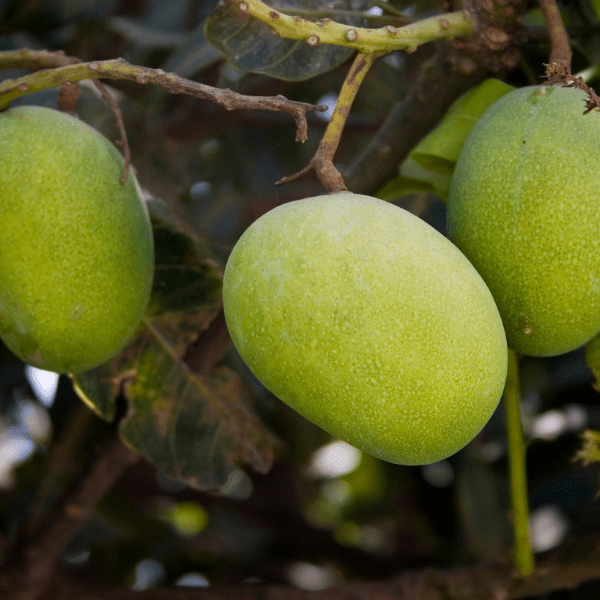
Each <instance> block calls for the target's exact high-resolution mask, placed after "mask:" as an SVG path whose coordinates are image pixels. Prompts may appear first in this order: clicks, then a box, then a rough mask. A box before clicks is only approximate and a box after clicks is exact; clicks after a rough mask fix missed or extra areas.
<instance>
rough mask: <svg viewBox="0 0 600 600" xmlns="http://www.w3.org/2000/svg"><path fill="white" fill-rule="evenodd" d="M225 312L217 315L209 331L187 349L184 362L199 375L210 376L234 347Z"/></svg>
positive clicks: (221, 311)
mask: <svg viewBox="0 0 600 600" xmlns="http://www.w3.org/2000/svg"><path fill="white" fill-rule="evenodd" d="M232 343H233V342H232V341H231V336H230V335H229V331H228V330H227V326H226V324H225V314H224V313H223V310H220V311H219V312H218V313H217V316H216V317H215V318H214V319H213V320H212V322H211V324H210V325H209V327H208V329H206V330H205V331H203V332H202V333H201V334H200V335H199V336H198V339H197V340H196V341H195V342H193V343H192V344H190V345H189V346H188V348H187V349H186V352H185V355H184V357H183V362H185V363H186V364H187V366H188V367H189V368H190V369H191V370H192V371H194V373H197V374H198V375H208V374H209V373H210V372H211V371H212V370H213V368H214V367H215V366H216V365H217V364H218V363H219V362H221V360H222V359H223V357H224V356H225V353H226V352H227V350H229V348H231V345H232Z"/></svg>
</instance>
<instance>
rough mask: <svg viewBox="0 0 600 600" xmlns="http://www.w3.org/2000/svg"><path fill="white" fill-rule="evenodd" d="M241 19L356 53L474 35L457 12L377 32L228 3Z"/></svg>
mask: <svg viewBox="0 0 600 600" xmlns="http://www.w3.org/2000/svg"><path fill="white" fill-rule="evenodd" d="M229 1H230V2H232V3H233V4H235V5H237V8H238V10H239V11H240V13H241V14H243V15H248V16H251V17H254V18H255V19H258V20H259V21H262V22H263V23H265V24H267V25H268V26H269V27H270V28H271V30H272V31H273V32H275V34H276V35H280V36H282V37H284V38H287V39H291V40H303V41H305V42H306V43H307V44H309V45H311V46H316V45H317V44H333V45H335V46H343V47H345V48H354V49H356V50H358V51H359V52H363V53H372V52H382V53H387V52H393V51H394V50H406V51H407V52H413V51H414V50H416V49H417V48H418V47H419V46H420V45H422V44H425V43H427V42H431V41H433V40H438V39H447V40H449V39H452V38H454V37H457V36H462V35H467V34H469V33H471V32H472V31H474V29H475V21H474V20H473V18H472V17H471V16H470V15H468V14H466V13H464V12H462V11H460V12H453V13H446V14H443V15H439V16H435V17H429V18H427V19H421V20H419V21H417V22H415V23H411V24H409V25H405V26H404V27H397V28H396V27H393V26H392V25H386V26H385V27H380V28H377V29H368V28H365V27H354V26H352V25H343V24H341V23H336V22H335V21H332V20H330V19H320V20H318V21H316V22H312V21H307V20H306V19H303V18H302V17H300V16H299V15H294V16H290V15H286V14H284V13H283V12H281V11H278V10H276V9H275V8H272V7H271V6H267V5H266V4H264V3H263V2H261V0H229Z"/></svg>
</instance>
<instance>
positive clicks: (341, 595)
mask: <svg viewBox="0 0 600 600" xmlns="http://www.w3.org/2000/svg"><path fill="white" fill-rule="evenodd" d="M599 577H600V539H599V538H598V536H596V537H593V538H588V539H585V540H578V541H574V542H571V543H568V544H565V545H563V546H561V547H560V548H558V549H557V550H555V551H553V552H550V553H548V554H547V555H546V556H544V557H543V558H542V559H540V560H539V561H538V566H537V567H536V569H535V571H534V572H533V574H532V575H530V576H529V577H525V578H521V577H517V576H516V575H515V574H514V573H513V572H512V570H511V569H510V568H509V567H508V566H507V565H502V564H488V565H472V566H467V567H457V568H453V569H448V570H445V571H434V570H431V569H428V570H425V571H417V572H406V573H403V574H401V575H399V576H398V577H396V578H394V579H390V580H388V581H372V582H351V583H344V584H340V585H337V586H334V587H331V588H329V589H326V590H323V591H317V592H315V591H307V590H301V589H297V588H294V587H291V586H282V585H257V584H247V585H235V586H215V587H209V588H170V589H169V588H162V589H154V590H146V591H142V592H133V591H131V590H125V589H110V590H94V591H90V590H85V589H82V588H79V587H71V586H70V585H69V584H67V585H65V584H64V582H57V587H55V588H53V589H50V590H49V592H48V594H47V595H46V596H45V597H44V598H43V600H54V599H55V598H61V600H355V599H357V598H373V599H377V600H448V599H449V598H451V599H452V600H482V599H484V598H489V599H501V600H517V599H520V598H528V597H530V596H537V595H540V594H546V593H548V592H552V591H555V590H562V589H568V588H574V587H576V586H578V585H580V584H581V583H584V582H586V581H589V580H592V579H597V578H599Z"/></svg>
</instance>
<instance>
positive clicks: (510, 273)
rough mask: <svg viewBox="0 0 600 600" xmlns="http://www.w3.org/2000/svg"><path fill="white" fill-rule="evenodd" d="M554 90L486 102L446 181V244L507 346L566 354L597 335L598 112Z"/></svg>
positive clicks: (573, 93) (574, 93) (582, 97)
mask: <svg viewBox="0 0 600 600" xmlns="http://www.w3.org/2000/svg"><path fill="white" fill-rule="evenodd" d="M586 99H587V96H586V94H585V93H584V92H582V91H581V90H576V89H572V88H562V87H545V86H537V87H526V88H521V89H518V90H515V91H513V92H510V93H509V94H507V95H505V96H503V97H502V98H500V99H499V100H498V101H497V102H495V103H494V104H493V105H492V106H491V107H490V108H489V109H488V110H487V111H486V112H485V114H484V115H483V116H482V118H481V119H480V121H479V122H478V123H477V125H476V126H475V128H474V129H473V131H472V132H471V134H470V135H469V137H468V139H467V141H466V143H465V145H464V146H463V149H462V151H461V154H460V156H459V159H458V162H457V165H456V170H455V172H454V175H453V177H452V181H451V185H450V192H449V198H448V236H449V238H450V239H451V240H452V241H453V242H454V243H455V244H456V245H457V246H458V248H459V249H460V250H461V251H462V252H463V253H464V254H465V256H466V257H467V258H468V259H469V260H470V261H471V263H472V264H473V266H474V267H475V268H476V269H477V271H478V272H479V273H480V275H481V276H482V277H483V279H484V281H485V282H486V283H487V285H488V287H489V289H490V291H491V292H492V295H493V296H494V299H495V300H496V304H497V305H498V310H499V311H500V315H501V316H502V320H503V323H504V327H505V329H506V337H507V340H508V345H509V347H510V348H513V349H514V350H515V351H516V352H518V353H520V354H526V355H532V356H554V355H558V354H563V353H565V352H568V351H570V350H574V349H575V348H578V347H579V346H582V345H583V344H585V343H586V342H588V341H589V340H590V339H591V338H592V337H593V336H594V335H595V334H596V333H597V332H598V331H599V330H600V260H598V256H599V252H600V168H599V166H598V165H600V113H598V112H597V111H593V112H591V113H589V114H585V115H584V114H583V113H584V110H585V101H586Z"/></svg>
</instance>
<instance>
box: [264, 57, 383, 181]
mask: <svg viewBox="0 0 600 600" xmlns="http://www.w3.org/2000/svg"><path fill="white" fill-rule="evenodd" d="M379 56H380V55H379V54H358V55H357V56H356V58H355V59H354V62H353V63H352V67H350V71H349V72H348V75H347V76H346V80H345V81H344V85H343V86H342V89H341V91H340V95H339V97H338V99H337V102H336V103H335V109H334V111H333V115H332V116H331V120H330V121H329V125H328V126H327V129H326V131H325V134H324V135H323V137H322V139H321V141H320V143H319V148H318V150H317V152H316V154H315V155H314V156H313V158H312V159H311V161H310V163H309V164H308V166H307V167H306V168H304V169H302V171H299V172H298V173H296V174H295V175H290V176H289V177H283V178H282V179H280V180H279V181H278V182H277V183H276V184H275V185H281V184H284V183H288V182H290V181H293V180H294V179H297V178H298V177H300V176H301V175H304V174H306V173H308V172H310V171H312V170H314V171H315V173H316V174H317V177H318V178H319V181H320V182H321V183H322V184H323V186H324V187H325V189H327V190H328V191H330V192H337V191H342V190H346V189H347V188H346V184H345V183H344V180H343V178H342V176H341V174H340V172H339V171H338V170H337V169H336V168H335V166H334V165H333V157H334V156H335V153H336V150H337V149H338V146H339V143H340V139H341V137H342V133H343V131H344V126H345V125H346V120H347V119H348V115H349V114H350V109H351V108H352V103H353V102H354V98H356V94H357V93H358V90H359V88H360V86H361V84H362V82H363V80H364V78H365V77H366V75H367V73H368V72H369V69H370V68H371V66H372V65H373V63H374V62H375V60H376V59H377V58H379Z"/></svg>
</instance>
